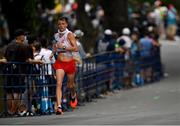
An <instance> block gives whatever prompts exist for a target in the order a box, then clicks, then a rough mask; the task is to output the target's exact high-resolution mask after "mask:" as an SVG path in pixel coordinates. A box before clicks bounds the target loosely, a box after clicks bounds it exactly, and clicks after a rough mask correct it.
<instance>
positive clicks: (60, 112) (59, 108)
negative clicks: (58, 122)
mask: <svg viewBox="0 0 180 126" xmlns="http://www.w3.org/2000/svg"><path fill="white" fill-rule="evenodd" d="M62 114H63V111H62V108H61V107H58V108H57V111H56V115H62Z"/></svg>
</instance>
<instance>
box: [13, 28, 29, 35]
mask: <svg viewBox="0 0 180 126" xmlns="http://www.w3.org/2000/svg"><path fill="white" fill-rule="evenodd" d="M20 35H27V32H25V31H24V30H23V29H17V30H16V31H15V33H14V37H18V36H20Z"/></svg>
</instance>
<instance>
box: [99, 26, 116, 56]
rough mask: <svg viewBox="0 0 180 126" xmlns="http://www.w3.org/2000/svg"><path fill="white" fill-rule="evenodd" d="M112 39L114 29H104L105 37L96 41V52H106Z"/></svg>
mask: <svg viewBox="0 0 180 126" xmlns="http://www.w3.org/2000/svg"><path fill="white" fill-rule="evenodd" d="M111 41H112V31H111V30H110V29H106V30H105V31H104V37H103V38H102V39H100V40H99V41H97V43H96V50H95V52H96V53H102V52H106V51H107V48H108V46H109V44H110V43H111Z"/></svg>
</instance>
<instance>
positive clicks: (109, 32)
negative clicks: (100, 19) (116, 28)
mask: <svg viewBox="0 0 180 126" xmlns="http://www.w3.org/2000/svg"><path fill="white" fill-rule="evenodd" d="M104 34H105V35H112V31H111V30H110V29H106V30H105V31H104Z"/></svg>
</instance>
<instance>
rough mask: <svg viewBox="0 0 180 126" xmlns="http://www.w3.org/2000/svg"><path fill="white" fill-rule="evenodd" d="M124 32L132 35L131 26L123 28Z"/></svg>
mask: <svg viewBox="0 0 180 126" xmlns="http://www.w3.org/2000/svg"><path fill="white" fill-rule="evenodd" d="M122 34H124V35H130V34H131V31H130V29H129V28H127V27H125V28H123V30H122Z"/></svg>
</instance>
